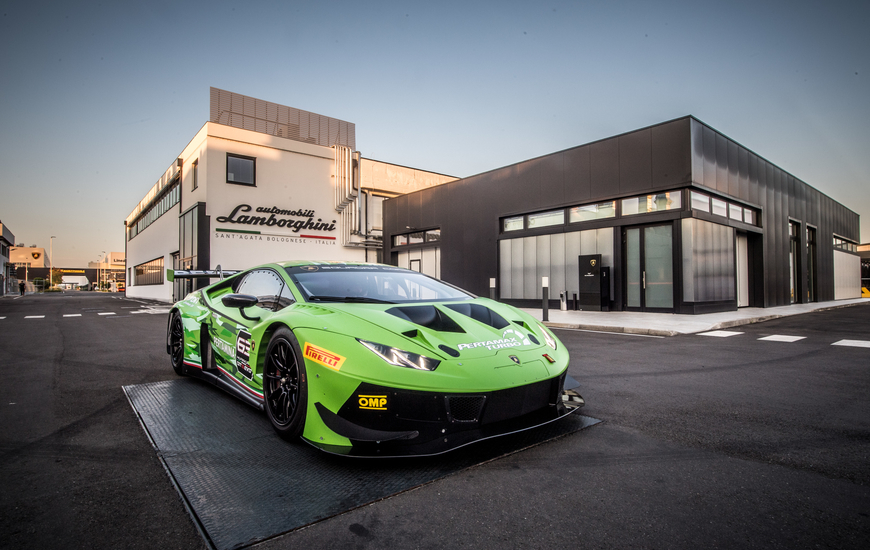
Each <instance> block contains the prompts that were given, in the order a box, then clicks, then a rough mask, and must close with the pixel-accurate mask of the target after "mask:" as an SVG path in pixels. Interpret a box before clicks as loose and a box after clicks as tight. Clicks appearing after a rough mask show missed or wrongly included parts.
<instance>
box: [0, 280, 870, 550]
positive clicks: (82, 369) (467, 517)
mask: <svg viewBox="0 0 870 550" xmlns="http://www.w3.org/2000/svg"><path fill="white" fill-rule="evenodd" d="M92 296H93V295H90V293H81V294H80V295H79V296H59V295H54V296H34V297H26V298H22V299H17V300H13V299H0V317H5V319H0V365H2V366H3V367H4V369H3V370H4V372H5V374H6V380H5V384H2V385H0V453H2V460H0V546H2V547H4V548H6V547H8V548H54V547H65V548H155V547H160V548H198V547H202V546H203V543H202V541H201V539H200V538H199V536H198V534H197V532H196V529H195V528H194V526H193V523H192V522H191V520H190V518H189V517H188V516H187V515H186V512H185V510H184V507H183V505H182V503H181V501H180V499H179V497H178V495H177V493H176V491H175V489H174V488H173V487H172V485H171V483H170V481H169V478H168V476H167V475H166V473H165V472H164V471H163V469H162V467H161V466H160V463H159V460H157V457H156V455H155V453H154V450H153V449H152V447H151V446H150V444H149V443H148V441H147V438H146V437H145V434H144V432H143V430H142V428H141V426H140V425H139V424H138V422H137V421H136V419H135V415H134V413H133V411H132V409H131V407H130V405H129V403H128V402H127V401H126V399H125V398H124V396H123V392H122V390H121V386H122V385H131V384H141V383H147V382H155V381H160V380H171V379H174V374H173V373H172V371H171V369H170V367H169V365H168V360H167V356H166V354H165V352H164V349H163V346H164V342H163V339H164V330H165V322H166V317H165V314H161V313H157V314H150V315H149V314H147V313H145V312H144V311H148V310H159V308H160V307H164V308H165V305H162V306H161V305H158V304H154V307H147V306H148V305H149V304H141V303H126V301H125V300H119V299H114V298H111V297H108V296H96V297H92ZM125 307H129V308H130V309H129V310H126V309H123V308H125ZM133 311H143V313H136V314H134V313H133ZM108 312H114V313H115V315H103V316H100V315H98V314H99V313H108ZM76 313H79V314H81V315H82V316H81V317H63V315H66V314H76ZM32 315H44V317H43V318H31V319H25V317H27V316H32ZM707 328H708V329H711V330H706V329H705V330H704V332H712V331H723V332H727V333H731V334H730V335H722V334H719V335H718V336H717V335H712V336H711V335H704V334H685V335H679V336H674V337H668V338H662V337H656V336H653V335H635V334H631V333H627V332H626V333H621V334H613V333H608V332H586V331H582V330H558V331H557V332H558V335H559V337H560V338H561V339H562V342H563V343H564V344H565V345H566V346H567V347H568V348H569V349H570V351H571V355H572V364H571V367H570V372H571V374H572V376H574V377H575V378H577V379H578V380H580V381H581V383H582V384H583V387H582V388H581V389H582V393H583V395H584V397H585V398H586V400H587V407H586V409H585V410H584V414H588V415H590V416H593V417H596V418H600V419H603V420H604V422H603V423H602V424H599V425H597V426H594V427H592V428H589V429H587V430H583V431H581V432H579V433H576V434H573V435H569V436H565V437H563V438H561V439H558V440H556V441H552V442H549V443H546V444H544V445H541V446H538V447H535V448H532V449H529V450H525V451H522V452H519V453H516V454H513V455H510V456H508V457H505V458H501V459H499V460H496V461H493V462H489V463H486V464H482V465H480V466H477V467H473V468H471V469H468V470H464V471H461V472H459V473H457V474H454V475H452V476H450V477H447V478H445V479H441V480H438V481H436V482H434V483H430V484H427V485H423V486H421V487H418V488H417V489H414V490H411V491H407V492H404V493H401V494H399V495H396V496H393V497H390V498H387V499H385V500H382V501H379V502H375V503H373V504H371V505H367V506H363V507H361V508H357V509H354V510H352V511H350V512H348V513H345V514H342V515H338V516H335V517H332V518H330V519H327V520H324V521H321V522H319V523H315V524H313V525H310V526H308V527H306V528H303V529H299V530H296V531H293V532H291V533H288V534H286V535H284V536H281V537H278V538H275V539H272V540H270V541H267V542H266V543H263V544H262V545H261V547H262V548H349V547H352V548H444V547H460V548H493V549H502V548H504V547H506V546H507V547H517V548H553V547H557V546H562V545H571V546H585V547H591V548H686V549H695V548H701V547H703V548H783V549H786V548H788V549H792V548H838V549H843V548H845V549H852V548H854V549H861V550H864V549H866V548H868V547H870V468H868V467H867V465H868V463H870V460H868V459H870V404H868V399H867V396H868V394H870V348H867V347H861V346H860V345H855V344H854V343H856V342H857V343H860V342H865V343H868V342H870V305H868V304H860V305H856V306H853V307H846V308H840V309H835V310H829V311H820V312H815V313H807V314H805V315H793V316H788V317H783V318H780V319H776V320H772V321H768V322H761V323H754V324H749V325H742V326H739V327H724V328H723V327H719V328H713V327H707ZM772 337H773V338H772ZM844 341H846V342H852V343H853V345H843V344H842V342H844ZM228 398H229V397H228ZM217 421H218V420H217V419H216V422H217ZM264 422H265V419H264ZM293 466H294V465H292V464H288V466H287V467H288V469H291V470H292V468H293ZM294 474H298V472H295V471H294ZM361 475H364V474H363V473H361ZM226 505H227V506H232V505H233V503H232V502H227V503H226Z"/></svg>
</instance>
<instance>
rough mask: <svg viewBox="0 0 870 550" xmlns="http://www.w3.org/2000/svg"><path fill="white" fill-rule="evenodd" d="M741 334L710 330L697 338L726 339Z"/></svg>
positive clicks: (730, 331)
mask: <svg viewBox="0 0 870 550" xmlns="http://www.w3.org/2000/svg"><path fill="white" fill-rule="evenodd" d="M738 334H743V333H742V332H734V331H732V330H712V331H710V332H702V333H700V334H698V336H715V337H717V338H728V337H729V336H737V335H738Z"/></svg>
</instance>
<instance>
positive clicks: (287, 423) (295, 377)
mask: <svg viewBox="0 0 870 550" xmlns="http://www.w3.org/2000/svg"><path fill="white" fill-rule="evenodd" d="M263 400H264V405H265V409H266V415H267V416H268V417H269V421H270V422H271V423H272V427H273V428H274V429H275V431H276V432H277V433H278V435H280V436H281V437H282V438H284V439H287V440H291V439H295V438H297V437H299V436H300V435H302V431H303V429H304V428H305V415H306V410H307V407H308V378H307V374H306V372H305V360H304V359H303V358H302V350H301V349H300V348H299V342H298V341H296V337H295V336H294V335H293V331H291V330H290V329H288V328H286V327H282V328H280V329H278V330H277V331H275V333H274V334H273V335H272V338H271V339H270V340H269V346H268V347H267V348H266V358H265V360H264V361H263Z"/></svg>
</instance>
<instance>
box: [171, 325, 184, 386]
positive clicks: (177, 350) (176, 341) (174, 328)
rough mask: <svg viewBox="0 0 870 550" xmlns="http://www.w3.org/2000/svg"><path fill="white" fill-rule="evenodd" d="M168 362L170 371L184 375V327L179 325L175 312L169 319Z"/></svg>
mask: <svg viewBox="0 0 870 550" xmlns="http://www.w3.org/2000/svg"><path fill="white" fill-rule="evenodd" d="M168 332H169V334H168V335H167V340H168V342H169V362H170V363H171V364H172V369H173V370H174V371H175V374H177V375H179V376H183V375H184V325H183V324H182V323H181V315H179V313H178V312H177V311H175V312H173V313H172V317H170V318H169V329H168Z"/></svg>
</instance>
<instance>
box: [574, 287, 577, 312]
mask: <svg viewBox="0 0 870 550" xmlns="http://www.w3.org/2000/svg"><path fill="white" fill-rule="evenodd" d="M577 309H578V307H577V293H576V292H575V293H574V311H577Z"/></svg>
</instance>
